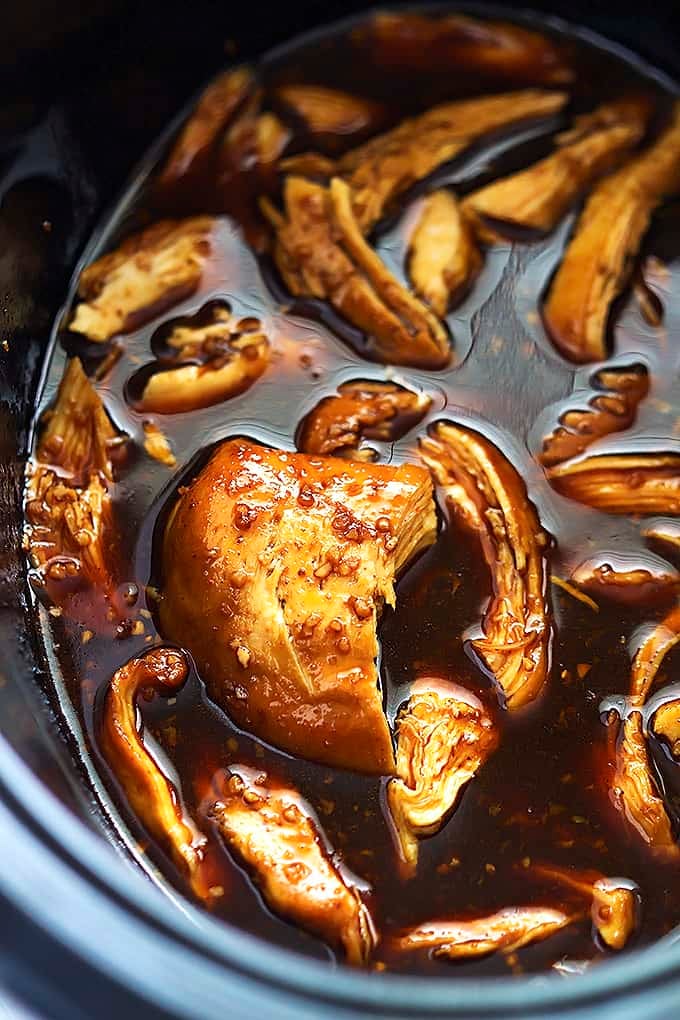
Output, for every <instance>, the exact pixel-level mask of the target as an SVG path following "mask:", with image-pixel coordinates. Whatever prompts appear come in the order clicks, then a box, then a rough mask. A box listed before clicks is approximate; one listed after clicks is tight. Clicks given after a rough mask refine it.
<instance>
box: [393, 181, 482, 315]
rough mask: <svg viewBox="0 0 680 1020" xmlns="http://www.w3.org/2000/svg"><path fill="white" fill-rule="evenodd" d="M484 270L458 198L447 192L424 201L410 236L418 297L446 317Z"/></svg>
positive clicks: (410, 266) (411, 270)
mask: <svg viewBox="0 0 680 1020" xmlns="http://www.w3.org/2000/svg"><path fill="white" fill-rule="evenodd" d="M481 268H482V256H481V254H480V252H479V248H478V247H477V243H476V241H475V238H474V235H473V233H472V230H471V229H470V226H469V224H468V222H467V220H466V218H465V217H464V216H463V213H462V210H461V207H460V205H459V203H458V201H457V199H456V197H455V196H454V195H453V194H452V193H451V192H450V191H447V190H446V189H442V190H441V191H434V192H432V194H431V195H428V197H427V198H426V199H425V202H424V204H423V211H422V212H421V214H420V218H419V220H418V223H417V224H416V228H415V230H414V231H413V234H412V235H411V240H410V244H409V254H408V272H409V276H410V278H411V283H412V284H413V289H414V290H415V292H416V294H417V295H418V296H419V297H421V298H422V299H423V301H426V302H427V304H428V305H429V306H430V308H432V310H433V311H434V312H435V313H436V314H437V315H438V316H439V317H440V318H442V319H443V318H444V316H445V315H446V313H447V312H448V310H449V308H450V307H451V305H453V304H455V303H456V302H457V301H459V300H460V298H461V297H463V295H464V293H465V291H466V290H467V288H468V287H469V286H470V284H471V283H472V281H473V280H474V278H475V277H476V276H477V274H478V273H479V271H480V269H481Z"/></svg>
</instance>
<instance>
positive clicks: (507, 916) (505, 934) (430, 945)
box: [396, 907, 574, 960]
mask: <svg viewBox="0 0 680 1020" xmlns="http://www.w3.org/2000/svg"><path fill="white" fill-rule="evenodd" d="M573 920H574V918H573V917H572V916H571V915H569V914H566V913H564V912H563V911H561V910H553V909H551V908H550V907H504V908H503V909H502V910H499V911H498V912H497V913H495V914H491V915H489V916H488V917H475V918H472V919H470V920H467V919H466V920H460V921H457V920H453V921H446V920H442V921H429V922H428V923H427V924H423V925H420V926H419V927H418V928H413V929H412V930H411V931H409V932H407V933H406V934H405V935H403V936H402V937H401V938H399V939H398V940H397V943H396V944H397V948H398V949H401V950H404V951H412V950H415V949H429V950H430V951H431V953H432V956H435V957H440V958H444V959H447V960H466V959H470V958H471V957H475V956H489V955H490V954H491V953H499V952H501V953H512V952H514V951H515V950H517V949H522V948H523V947H524V946H528V945H531V944H532V943H533V942H542V941H543V939H547V938H549V937H550V936H551V935H554V934H556V933H557V932H558V931H560V930H561V929H562V928H566V927H567V925H569V924H571V923H572V921H573Z"/></svg>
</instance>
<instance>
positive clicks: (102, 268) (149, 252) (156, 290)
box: [69, 216, 215, 342]
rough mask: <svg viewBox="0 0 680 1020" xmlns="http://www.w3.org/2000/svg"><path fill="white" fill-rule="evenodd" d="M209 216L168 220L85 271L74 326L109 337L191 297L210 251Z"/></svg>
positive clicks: (93, 335)
mask: <svg viewBox="0 0 680 1020" xmlns="http://www.w3.org/2000/svg"><path fill="white" fill-rule="evenodd" d="M214 223H215V221H214V220H213V219H212V218H211V217H209V216H195V217H193V218H191V219H187V220H162V221H161V222H160V223H154V225H153V226H151V227H148V228H147V229H146V230H143V231H142V232H141V233H139V234H133V235H132V236H131V237H128V238H127V239H126V240H125V241H123V243H122V244H121V246H120V247H119V248H117V249H116V250H115V251H112V252H109V253H108V254H107V255H102V257H101V258H99V259H97V261H96V262H93V263H92V265H90V266H88V267H87V268H86V269H84V270H83V272H82V273H81V275H80V283H79V285H78V295H79V297H80V298H81V302H80V304H79V305H78V306H77V307H76V310H75V313H74V316H73V319H72V320H71V323H70V327H69V328H70V329H72V330H74V331H75V332H76V333H83V334H84V335H85V336H86V337H88V339H90V340H96V341H98V342H103V341H105V340H109V339H110V338H111V337H113V336H116V335H117V334H119V333H130V332H131V331H132V330H134V329H137V328H138V327H139V326H141V325H143V324H144V323H145V322H147V321H148V320H149V319H152V318H154V317H155V316H157V315H160V313H161V312H163V311H165V309H167V308H169V307H170V306H171V305H174V304H176V303H177V302H178V301H181V300H183V299H184V298H186V297H189V295H190V294H193V292H194V291H195V290H196V288H197V287H198V285H199V283H200V280H201V275H202V273H203V267H204V264H205V261H206V259H207V257H208V255H209V254H210V233H211V231H212V229H213V226H214Z"/></svg>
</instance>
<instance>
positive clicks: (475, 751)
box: [387, 677, 498, 877]
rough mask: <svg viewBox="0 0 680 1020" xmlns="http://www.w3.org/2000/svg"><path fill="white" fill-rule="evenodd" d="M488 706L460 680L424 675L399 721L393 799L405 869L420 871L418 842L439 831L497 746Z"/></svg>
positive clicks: (391, 805) (408, 872)
mask: <svg viewBox="0 0 680 1020" xmlns="http://www.w3.org/2000/svg"><path fill="white" fill-rule="evenodd" d="M497 742H498V735H497V733H496V731H495V730H494V727H493V723H492V721H491V719H490V718H489V716H488V715H487V713H486V711H485V710H484V706H483V705H482V703H481V702H480V701H479V699H478V698H476V697H475V696H474V695H472V694H470V693H469V692H468V691H466V690H465V689H464V688H462V687H458V686H457V685H456V684H449V683H446V682H444V681H441V680H438V679H436V678H432V679H431V678H429V677H422V678H421V679H419V680H418V681H417V682H416V683H415V684H414V686H413V690H412V692H411V697H410V698H409V701H408V703H407V705H406V706H405V708H404V709H403V710H402V712H401V713H400V715H399V718H398V720H397V776H398V778H396V779H391V780H390V782H389V783H388V786H387V804H388V807H389V810H390V814H391V822H392V830H393V833H394V836H395V840H396V843H397V849H398V851H399V857H400V861H401V866H402V870H403V872H404V874H405V875H407V876H409V877H410V876H412V875H414V874H415V871H416V867H417V864H418V841H419V839H422V838H423V837H424V836H433V835H434V834H435V833H436V832H439V830H440V829H441V827H442V825H443V824H444V822H445V821H446V819H447V818H448V816H449V815H450V813H451V812H452V811H453V809H454V808H455V806H456V803H457V801H458V798H459V796H460V794H461V793H462V791H463V789H464V787H465V786H466V785H467V784H468V783H469V782H470V780H471V779H472V778H473V777H474V776H475V774H476V773H477V772H478V770H479V769H480V767H481V766H482V765H483V764H484V762H485V761H486V759H487V758H488V757H489V755H490V754H491V753H492V752H493V751H494V750H495V748H496V744H497Z"/></svg>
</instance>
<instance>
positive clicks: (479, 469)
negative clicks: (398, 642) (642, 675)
mask: <svg viewBox="0 0 680 1020" xmlns="http://www.w3.org/2000/svg"><path fill="white" fill-rule="evenodd" d="M420 452H421V457H422V459H423V461H424V462H425V464H426V465H427V466H428V467H429V468H430V470H431V472H432V474H433V475H434V477H435V479H436V481H437V482H439V484H440V485H441V486H442V488H443V490H444V493H445V495H446V497H447V503H448V506H449V508H450V510H451V512H452V513H453V514H454V515H455V516H456V517H457V518H458V519H459V520H460V521H461V523H463V524H464V525H465V526H466V527H467V528H469V529H471V530H472V531H473V532H474V533H475V534H477V535H478V536H479V540H480V543H481V546H482V551H483V554H484V558H485V560H486V562H487V565H488V567H489V570H490V572H491V576H492V581H493V596H492V598H491V599H490V601H489V604H488V607H487V609H486V612H485V614H484V620H483V630H484V637H482V638H477V639H475V640H474V641H472V647H473V648H474V650H475V651H476V653H477V654H478V655H479V657H480V658H481V660H482V662H483V663H484V664H485V666H486V667H487V669H488V670H489V672H490V673H491V675H492V676H493V677H494V679H495V681H496V683H497V685H498V687H499V688H500V691H501V692H502V694H503V696H504V698H505V702H506V704H507V707H508V708H510V709H516V708H521V707H522V706H523V705H526V704H527V703H528V702H530V701H533V699H534V698H536V697H537V696H538V694H539V693H540V692H541V689H542V687H543V684H544V682H545V679H546V675H547V671H548V666H549V661H550V643H551V625H550V612H549V608H548V602H547V596H546V581H547V571H546V563H545V549H546V546H547V537H546V535H545V533H544V532H543V530H542V528H541V526H540V523H539V520H538V516H537V514H536V510H535V508H534V506H533V505H532V503H531V502H530V501H529V499H528V497H527V494H526V488H525V486H524V482H523V481H522V479H521V478H520V476H519V474H518V473H517V471H516V470H515V468H514V467H513V466H512V464H511V463H510V462H509V461H508V460H507V459H506V458H505V457H504V456H503V454H502V453H501V452H500V451H499V450H498V449H497V448H496V447H495V446H493V445H492V444H491V443H490V442H489V441H488V440H487V439H485V438H484V437H483V436H481V435H480V434H479V433H478V432H475V431H473V430H472V429H470V428H468V427H467V426H464V425H459V424H453V423H452V422H438V423H437V424H436V425H435V426H433V427H432V429H431V430H430V436H429V437H428V438H426V439H423V440H421V447H420Z"/></svg>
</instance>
